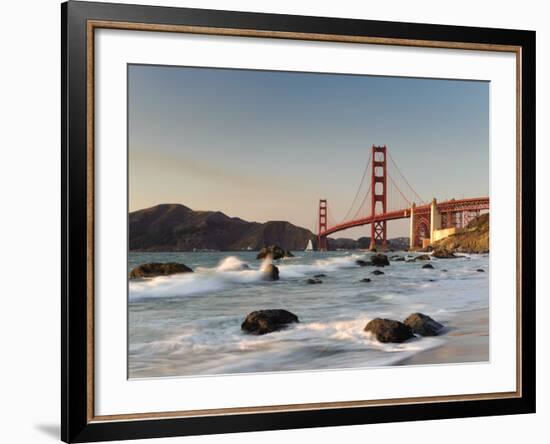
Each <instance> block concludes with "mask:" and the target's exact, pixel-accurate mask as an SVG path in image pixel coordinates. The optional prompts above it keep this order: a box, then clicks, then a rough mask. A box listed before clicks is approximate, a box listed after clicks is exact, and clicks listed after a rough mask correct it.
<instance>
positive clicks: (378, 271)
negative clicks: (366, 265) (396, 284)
mask: <svg viewBox="0 0 550 444" xmlns="http://www.w3.org/2000/svg"><path fill="white" fill-rule="evenodd" d="M371 274H374V275H375V276H380V275H381V274H384V272H383V271H380V270H374V271H372V272H371Z"/></svg>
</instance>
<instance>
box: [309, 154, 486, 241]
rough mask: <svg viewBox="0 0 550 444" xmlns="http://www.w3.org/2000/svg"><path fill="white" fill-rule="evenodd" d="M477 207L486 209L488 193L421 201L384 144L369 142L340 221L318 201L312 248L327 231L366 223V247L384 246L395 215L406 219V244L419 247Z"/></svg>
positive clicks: (458, 225)
mask: <svg viewBox="0 0 550 444" xmlns="http://www.w3.org/2000/svg"><path fill="white" fill-rule="evenodd" d="M388 160H389V162H388ZM390 170H391V171H390ZM369 171H370V180H368V181H367V180H366V179H367V174H368V172H369ZM397 177H399V178H400V180H401V181H402V188H400V187H399V186H398V182H397V180H398V179H397ZM403 185H404V186H403ZM365 187H366V188H367V189H366V192H365V190H364V188H365ZM402 189H403V190H404V191H403V190H402ZM357 204H358V205H357ZM482 210H489V197H473V198H467V199H450V200H445V201H441V202H438V201H437V200H436V199H435V198H433V199H432V200H431V202H426V201H424V200H423V199H422V197H421V196H420V195H419V194H418V193H417V192H416V190H415V189H414V188H413V187H412V186H411V184H410V183H409V181H408V180H407V179H406V178H405V176H404V175H403V174H402V173H401V170H400V169H399V167H398V166H397V164H396V163H395V161H394V160H393V158H392V157H391V155H390V153H389V151H388V149H387V147H386V146H385V145H384V146H375V145H373V146H372V149H371V153H370V156H369V159H368V162H367V164H366V166H365V169H364V171H363V175H362V178H361V181H360V183H359V186H358V188H357V191H356V193H355V197H354V198H353V201H352V203H351V205H350V207H349V209H348V211H347V212H346V214H345V216H344V217H343V218H342V220H341V221H340V222H337V223H336V222H334V218H332V216H331V214H330V212H329V205H328V201H327V199H320V200H319V211H318V231H317V233H318V234H317V249H318V250H321V251H325V250H327V247H328V244H327V237H328V236H329V235H331V234H334V233H337V232H339V231H343V230H347V229H348V228H353V227H360V226H363V225H370V226H371V237H370V239H371V240H370V248H371V249H374V248H378V247H380V248H382V249H386V248H387V223H388V222H389V221H392V220H398V219H409V220H410V224H409V236H410V247H411V248H418V247H423V246H426V245H428V244H429V243H431V242H434V241H436V240H438V239H440V238H443V237H445V236H447V235H449V234H452V233H453V232H455V231H456V229H457V228H463V227H465V226H466V225H468V223H469V222H470V221H471V220H472V219H473V218H475V217H477V216H479V214H480V212H481V211H482Z"/></svg>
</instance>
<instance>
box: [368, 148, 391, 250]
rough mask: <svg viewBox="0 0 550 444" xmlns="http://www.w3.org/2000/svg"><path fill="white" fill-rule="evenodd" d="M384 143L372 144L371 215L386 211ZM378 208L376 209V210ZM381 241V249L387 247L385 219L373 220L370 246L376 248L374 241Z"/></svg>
mask: <svg viewBox="0 0 550 444" xmlns="http://www.w3.org/2000/svg"><path fill="white" fill-rule="evenodd" d="M386 174H387V168H386V145H384V146H374V145H373V146H372V176H371V195H372V199H371V215H372V217H373V218H374V217H375V216H376V214H383V213H385V212H386V202H387V199H386V198H387V186H386ZM378 203H380V205H378ZM377 210H378V211H377ZM377 241H380V242H381V243H382V249H384V250H385V249H386V248H387V246H388V245H387V240H386V221H385V220H381V221H373V222H372V224H371V238H370V248H371V249H374V248H376V242H377Z"/></svg>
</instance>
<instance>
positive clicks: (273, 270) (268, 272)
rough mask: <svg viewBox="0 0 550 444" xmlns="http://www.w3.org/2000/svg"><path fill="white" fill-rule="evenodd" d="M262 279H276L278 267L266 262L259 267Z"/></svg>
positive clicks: (277, 277)
mask: <svg viewBox="0 0 550 444" xmlns="http://www.w3.org/2000/svg"><path fill="white" fill-rule="evenodd" d="M261 272H262V273H263V277H264V280H266V281H278V280H279V269H278V268H277V267H276V266H275V265H273V264H266V265H264V266H263V267H262V268H261Z"/></svg>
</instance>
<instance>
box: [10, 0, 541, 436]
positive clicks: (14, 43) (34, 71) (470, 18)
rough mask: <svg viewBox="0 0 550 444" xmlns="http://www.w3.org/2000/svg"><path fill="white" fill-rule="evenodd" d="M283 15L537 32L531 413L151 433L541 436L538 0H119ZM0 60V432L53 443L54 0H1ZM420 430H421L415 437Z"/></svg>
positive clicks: (56, 286) (56, 260)
mask: <svg viewBox="0 0 550 444" xmlns="http://www.w3.org/2000/svg"><path fill="white" fill-rule="evenodd" d="M119 2H121V3H148V4H156V5H168V6H187V7H202V8H212V9H231V10H242V11H247V10H248V11H258V12H272V13H287V14H304V15H319V16H334V17H351V18H364V19H374V20H394V21H408V22H423V23H441V24H451V25H452V24H460V25H469V26H487V27H502V28H519V29H531V30H533V29H534V30H536V31H537V79H538V80H537V182H538V183H537V185H538V196H537V201H538V203H539V205H538V215H537V219H538V221H537V222H538V223H537V225H538V227H539V228H538V230H537V231H538V233H537V234H538V250H537V262H538V265H537V271H538V273H537V274H538V275H539V279H538V282H537V311H538V316H537V325H538V328H537V333H538V339H537V353H538V364H537V374H538V378H537V379H538V380H537V384H538V406H537V410H538V413H537V414H535V415H526V416H513V417H498V418H474V419H453V420H444V421H430V422H416V423H400V424H379V425H370V426H353V427H336V428H323V429H311V430H290V431H279V432H262V433H249V434H235V435H223V436H206V437H190V438H171V439H170V440H168V439H164V440H156V441H152V442H158V443H161V442H166V443H168V442H181V443H187V444H189V443H202V444H206V443H256V442H258V441H260V440H261V441H262V443H266V444H268V443H280V442H304V441H305V442H309V441H311V442H320V443H324V442H327V443H328V442H334V441H338V442H345V443H346V444H347V443H364V442H366V441H368V442H377V441H380V440H388V439H391V440H392V441H397V442H399V441H405V440H407V441H408V440H415V439H417V437H420V436H422V437H424V436H426V437H427V439H431V437H433V439H437V440H444V441H445V442H446V443H448V444H451V443H461V444H462V443H464V442H468V441H470V442H482V440H484V439H487V440H491V441H494V442H500V443H516V442H518V441H521V440H524V439H525V438H526V437H527V436H537V435H539V434H540V435H541V436H546V435H547V427H545V425H546V424H547V423H548V421H550V401H549V400H548V396H549V395H550V385H549V381H548V379H547V378H544V376H543V375H545V374H546V375H548V374H549V370H550V351H549V350H550V348H549V347H548V344H549V341H550V331H549V330H548V328H547V327H546V326H545V325H544V321H545V320H546V319H545V313H548V312H549V310H550V304H549V302H548V299H547V298H546V297H545V296H547V295H548V294H550V287H549V285H548V281H547V280H545V279H544V274H543V273H544V271H545V270H546V268H547V267H548V264H549V262H548V259H546V257H545V256H546V251H548V250H549V247H550V245H549V240H548V237H543V232H542V231H543V228H544V227H545V224H543V221H546V220H548V218H549V217H550V210H549V209H548V207H544V206H543V203H544V202H547V199H545V195H544V191H545V190H549V189H550V179H549V175H548V174H546V175H544V168H545V166H548V165H550V159H549V153H548V149H546V150H545V149H544V147H547V146H548V142H549V137H550V136H549V130H548V124H547V122H548V121H549V120H550V104H549V103H550V88H549V86H548V83H547V82H546V81H545V80H546V79H548V78H550V66H549V62H550V56H549V54H550V28H549V27H548V12H547V11H545V4H544V2H538V1H535V0H524V1H522V2H517V1H514V2H512V1H507V0H501V1H494V0H493V1H487V2H479V1H475V0H463V1H462V2H460V4H456V3H453V4H452V5H451V4H450V3H446V2H440V1H436V0H418V1H415V2H408V1H406V0H394V1H387V2H369V3H367V2H353V1H351V0H340V1H338V2H322V1H306V0H303V1H301V2H296V1H294V2H293V1H292V0H277V1H275V0H265V1H263V2H257V1H256V2H255V1H253V0H231V1H222V0H203V1H199V0H195V1H185V0H181V1H177V0H172V1H170V0H167V1H166V0H165V1H154V0H149V1H144V2H143V1H141V2H140V1H133V2H132V1H121V0H119ZM2 17H3V18H4V20H3V23H2V27H1V28H0V33H1V38H0V42H1V44H0V45H1V46H0V49H1V52H0V54H1V59H0V60H1V68H0V128H1V131H0V152H1V157H0V282H1V285H0V289H1V290H0V301H1V303H0V344H1V352H2V359H1V364H0V415H1V416H0V418H1V422H2V428H0V440H1V441H2V442H6V443H33V444H40V443H45V442H55V441H57V440H58V436H59V410H60V400H59V373H60V364H59V360H60V359H59V356H60V346H59V325H60V315H59V311H60V310H59V307H60V302H59V292H60V282H59V276H60V265H59V264H60V248H59V244H60V233H59V231H60V230H59V226H60V197H59V194H60V179H59V177H60V165H59V164H60V150H59V146H60V134H59V125H60V115H59V113H60V104H59V97H60V68H59V65H60V55H59V53H60V51H59V46H60V43H59V41H60V30H59V28H60V19H59V17H60V12H59V2H58V1H57V0H42V1H39V0H28V1H25V2H9V3H6V4H4V5H3V8H2ZM421 439H423V438H421Z"/></svg>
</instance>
